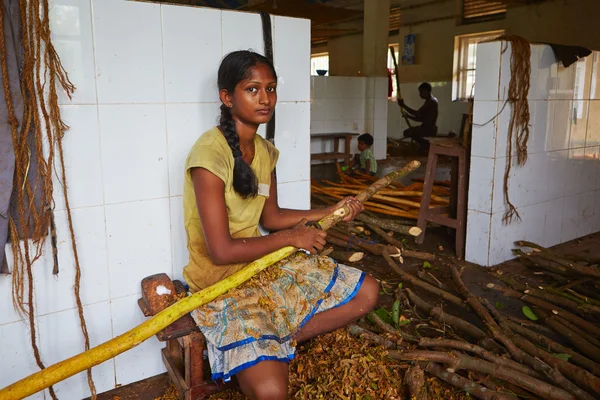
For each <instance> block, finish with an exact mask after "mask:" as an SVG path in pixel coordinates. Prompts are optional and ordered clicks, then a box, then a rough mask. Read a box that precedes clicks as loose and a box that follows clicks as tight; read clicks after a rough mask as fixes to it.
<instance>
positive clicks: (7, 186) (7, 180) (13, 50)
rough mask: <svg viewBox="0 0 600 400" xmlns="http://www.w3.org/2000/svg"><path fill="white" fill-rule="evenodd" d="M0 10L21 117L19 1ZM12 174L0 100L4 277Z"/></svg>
mask: <svg viewBox="0 0 600 400" xmlns="http://www.w3.org/2000/svg"><path fill="white" fill-rule="evenodd" d="M1 7H2V8H3V9H4V32H2V34H3V35H4V41H5V44H6V62H7V64H8V79H9V85H10V89H11V92H12V94H13V97H14V99H13V104H14V108H15V113H16V114H17V115H22V114H23V98H22V97H21V89H20V87H21V84H20V79H19V69H20V67H21V65H22V63H23V59H22V56H23V53H22V51H21V28H20V25H21V24H20V21H21V18H20V16H19V15H20V14H19V2H18V1H16V0H14V1H11V0H2V5H1ZM1 73H2V72H1V71H0V74H1ZM0 93H1V95H2V99H5V98H6V97H5V93H4V86H3V85H0ZM14 172H15V153H14V151H13V141H12V129H11V125H10V123H9V122H8V111H7V109H6V102H5V101H0V246H1V247H0V273H3V274H7V273H8V272H9V271H8V265H7V262H6V256H5V252H4V248H5V247H6V243H7V241H8V215H9V212H10V198H11V194H12V191H13V177H14Z"/></svg>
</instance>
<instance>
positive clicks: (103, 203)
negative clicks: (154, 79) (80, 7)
mask: <svg viewBox="0 0 600 400" xmlns="http://www.w3.org/2000/svg"><path fill="white" fill-rule="evenodd" d="M95 1H96V0H89V4H90V29H91V34H92V55H93V60H94V84H95V88H96V104H95V106H96V116H97V118H98V145H99V153H100V180H101V182H102V205H101V206H102V214H103V217H104V240H105V241H106V252H105V259H106V274H107V277H108V296H109V300H108V302H109V314H110V334H111V337H113V338H114V337H115V329H114V321H113V307H112V300H111V296H112V289H111V284H110V282H111V279H110V277H111V274H110V249H109V247H110V246H109V244H108V226H107V218H106V188H105V187H104V178H105V177H104V163H103V157H102V124H101V122H100V99H99V95H98V80H97V79H96V78H97V77H98V62H97V58H96V56H97V54H96V34H95V24H94V9H95V7H94V5H95ZM111 362H112V370H113V388H115V387H117V365H116V362H115V360H114V358H113V359H111Z"/></svg>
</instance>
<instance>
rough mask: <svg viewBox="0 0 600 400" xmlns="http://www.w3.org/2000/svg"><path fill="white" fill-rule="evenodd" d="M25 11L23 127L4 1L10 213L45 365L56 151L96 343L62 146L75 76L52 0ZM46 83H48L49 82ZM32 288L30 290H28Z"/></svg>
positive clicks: (26, 304)
mask: <svg viewBox="0 0 600 400" xmlns="http://www.w3.org/2000/svg"><path fill="white" fill-rule="evenodd" d="M19 10H20V14H21V36H22V43H21V45H22V51H23V65H22V67H21V76H20V78H21V85H20V89H21V95H22V97H23V115H22V116H21V124H20V126H19V121H18V119H17V117H16V115H15V114H14V108H13V103H12V98H11V91H10V87H9V77H8V65H7V62H6V44H5V36H4V25H3V22H4V19H3V18H4V10H3V7H2V6H0V31H1V32H2V34H1V35H0V55H1V56H2V60H1V63H0V66H1V68H2V75H3V85H4V92H5V100H6V104H7V110H8V119H9V122H10V124H11V128H12V138H13V147H14V154H15V173H14V188H15V190H14V196H13V201H15V203H16V205H17V207H16V213H15V214H14V215H11V216H10V218H9V230H10V237H11V244H12V251H13V263H14V266H13V271H12V272H13V282H12V296H13V302H14V305H15V308H16V309H17V311H19V312H20V313H22V315H23V316H27V318H28V321H29V325H30V336H31V345H32V349H33V353H34V357H35V359H36V363H37V365H38V366H39V368H41V369H43V368H44V364H43V362H42V360H41V356H40V352H39V348H38V346H37V340H36V337H37V332H36V326H35V302H34V295H35V288H34V278H33V269H32V266H33V263H35V261H36V260H38V259H39V258H40V257H41V256H42V254H43V250H44V243H45V241H46V239H47V236H48V231H49V230H50V231H51V235H52V237H53V241H54V242H55V237H56V233H55V227H54V223H53V213H54V210H53V205H54V200H53V182H52V174H53V160H54V159H55V156H56V154H58V155H59V158H60V169H61V174H60V175H61V183H62V186H63V194H64V198H65V205H66V213H67V219H68V223H69V231H70V235H71V245H72V247H73V253H74V258H75V269H76V273H75V284H74V295H75V298H76V303H77V309H78V314H79V319H80V324H81V329H82V332H83V336H84V339H85V349H86V350H88V349H89V348H90V340H89V334H88V330H87V326H86V322H85V318H84V314H83V304H82V301H81V296H80V288H81V268H80V264H79V257H78V252H77V247H76V241H75V234H74V230H73V221H72V216H71V209H70V205H69V200H68V195H67V184H66V176H65V163H64V153H63V148H62V138H63V135H64V132H65V130H67V129H68V126H67V125H66V124H65V123H64V122H63V121H62V119H61V114H60V108H59V105H58V93H57V85H60V86H61V87H62V89H63V90H64V91H65V93H66V94H67V96H68V97H69V98H71V96H72V93H73V91H74V90H75V87H74V85H73V84H72V83H71V81H70V80H69V77H68V75H67V72H66V70H65V69H64V67H63V65H62V63H61V62H60V58H59V56H58V53H57V52H56V50H55V48H54V46H53V44H52V40H51V32H50V18H49V5H48V0H19ZM46 83H47V84H48V86H46ZM45 145H47V146H45ZM45 149H47V152H45V151H44V150H45ZM33 151H35V154H32V152H33ZM33 158H34V159H33ZM33 161H35V162H36V167H37V168H35V169H32V168H30V166H31V165H32V162H33ZM57 175H58V174H57ZM38 203H39V204H38ZM20 239H23V240H20ZM56 250H57V249H56V245H54V248H53V258H54V260H55V262H54V264H55V266H54V272H56V268H57V261H56V260H57V254H56ZM26 291H27V293H25V292H26ZM88 385H89V387H90V391H91V397H92V399H95V398H96V388H95V385H94V382H93V379H92V373H91V369H89V370H88ZM49 390H50V395H51V396H52V398H53V399H56V398H57V397H56V393H55V392H54V389H53V388H52V387H50V388H49Z"/></svg>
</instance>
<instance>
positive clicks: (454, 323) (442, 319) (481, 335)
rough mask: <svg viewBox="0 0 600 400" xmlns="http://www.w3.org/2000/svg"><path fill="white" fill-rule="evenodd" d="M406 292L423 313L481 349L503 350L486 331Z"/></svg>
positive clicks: (411, 292) (407, 289) (407, 290)
mask: <svg viewBox="0 0 600 400" xmlns="http://www.w3.org/2000/svg"><path fill="white" fill-rule="evenodd" d="M404 290H405V291H406V293H407V294H408V298H409V299H410V301H411V302H412V303H413V304H415V305H416V306H417V307H418V308H420V309H422V310H423V311H425V312H427V313H428V314H429V315H430V316H431V317H432V318H433V319H434V320H436V321H437V322H439V323H441V324H445V325H449V326H451V327H452V329H454V330H455V331H457V332H460V333H462V334H464V335H468V336H470V337H472V338H473V339H475V340H476V341H477V342H478V343H479V344H480V346H481V347H483V348H484V349H486V350H488V351H493V352H499V351H500V350H501V347H500V346H499V345H498V344H497V343H496V342H494V340H493V339H491V338H489V337H488V336H487V335H486V334H485V332H484V331H482V330H481V329H479V328H478V327H476V326H475V325H473V324H471V323H470V322H467V321H465V320H464V319H462V318H458V317H456V316H454V315H452V314H448V313H447V312H446V311H444V310H442V309H441V308H440V307H436V306H432V305H431V304H429V303H427V302H426V301H425V300H423V299H421V298H420V297H419V296H417V295H416V294H415V293H414V292H413V291H412V290H410V289H409V288H406V289H404Z"/></svg>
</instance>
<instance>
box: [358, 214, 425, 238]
mask: <svg viewBox="0 0 600 400" xmlns="http://www.w3.org/2000/svg"><path fill="white" fill-rule="evenodd" d="M356 219H357V220H359V221H361V222H364V223H365V224H368V225H369V226H371V228H372V227H373V226H376V227H378V228H380V229H385V230H388V231H393V232H397V233H400V234H401V235H410V236H419V235H420V234H421V229H419V228H418V227H416V226H410V225H405V224H401V223H398V222H396V221H391V220H382V219H379V218H372V217H369V216H367V215H364V214H359V215H357V216H356Z"/></svg>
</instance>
